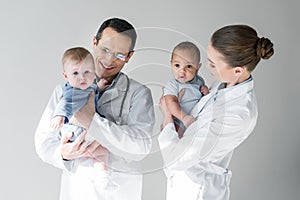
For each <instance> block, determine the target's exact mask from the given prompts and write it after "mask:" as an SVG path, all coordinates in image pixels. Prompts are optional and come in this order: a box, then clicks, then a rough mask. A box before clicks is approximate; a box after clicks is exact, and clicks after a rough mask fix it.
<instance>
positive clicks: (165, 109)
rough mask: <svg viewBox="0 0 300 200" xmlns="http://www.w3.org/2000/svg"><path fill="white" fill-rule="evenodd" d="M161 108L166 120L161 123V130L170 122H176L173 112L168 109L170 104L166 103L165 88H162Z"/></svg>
mask: <svg viewBox="0 0 300 200" xmlns="http://www.w3.org/2000/svg"><path fill="white" fill-rule="evenodd" d="M159 108H160V111H161V112H162V115H163V118H164V119H163V120H164V121H163V123H162V125H161V130H162V129H163V128H164V127H165V126H166V125H167V124H168V123H174V121H173V118H172V115H171V113H170V111H169V109H168V106H167V104H166V100H165V97H164V90H163V89H162V95H161V97H160V99H159Z"/></svg>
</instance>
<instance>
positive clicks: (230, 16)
mask: <svg viewBox="0 0 300 200" xmlns="http://www.w3.org/2000/svg"><path fill="white" fill-rule="evenodd" d="M161 2H162V1H161ZM299 8H300V6H299V2H297V1H294V0H286V1H279V0H277V1H276V0H264V1H262V0H251V1H241V0H227V1H211V0H206V1H200V0H197V1H196V0H194V1H180V3H179V2H175V1H163V3H158V1H153V0H152V1H143V2H142V1H130V0H128V1H119V0H114V1H96V0H82V1H79V0H51V1H41V0H27V1H21V0H20V1H6V2H4V1H1V3H0V22H1V23H0V24H1V29H0V32H1V37H0V44H1V45H0V51H1V63H2V64H1V78H0V83H1V84H0V85H1V91H2V95H1V98H0V99H1V100H0V101H1V103H0V105H1V113H2V116H1V128H2V131H1V132H2V134H1V146H0V149H1V155H2V158H1V160H2V161H1V165H0V166H1V170H0V177H1V178H0V186H1V188H0V198H1V199H26V200H27V199H28V200H40V199H43V200H48V199H49V200H53V199H58V195H59V184H60V173H61V172H60V170H58V169H56V168H54V167H52V166H50V165H48V164H46V163H43V162H42V161H41V160H40V159H39V158H38V157H37V155H36V153H35V149H34V143H33V141H34V140H33V138H34V132H35V128H36V126H37V124H38V121H39V118H40V116H41V114H42V111H43V109H44V107H45V106H46V103H47V101H48V99H49V97H50V95H51V93H52V90H53V88H54V87H55V85H57V84H58V83H61V82H62V81H63V80H62V77H61V75H60V73H61V65H60V59H61V55H62V53H63V51H64V50H65V49H66V48H69V47H71V46H84V47H86V48H88V49H89V50H92V48H91V47H92V37H93V35H94V34H95V33H96V31H97V29H98V26H99V25H100V23H101V22H102V21H103V20H104V19H106V18H108V17H111V16H119V17H123V18H126V19H128V20H129V21H131V22H132V23H133V24H134V26H135V27H136V28H137V29H138V32H139V39H138V44H137V52H136V55H135V56H134V57H133V59H132V60H131V62H130V63H129V65H128V66H126V68H125V69H124V71H125V72H127V73H128V74H129V75H130V76H131V77H134V78H136V79H137V80H139V81H141V82H143V83H145V84H147V85H148V86H149V87H150V88H151V89H152V91H153V98H154V101H155V102H156V103H157V102H158V97H159V94H160V87H161V85H162V84H164V83H165V82H166V81H167V79H168V78H169V77H170V69H169V68H168V66H169V59H170V57H169V56H170V55H169V51H170V50H171V49H172V48H173V46H174V45H175V44H176V43H177V42H180V41H182V40H191V41H194V42H195V43H197V44H198V45H199V47H200V49H201V51H202V55H203V57H202V62H203V66H205V65H206V56H205V54H206V52H205V49H206V46H207V43H208V40H209V37H210V35H211V34H212V32H213V31H215V30H216V29H217V28H219V27H221V26H223V25H227V24H232V23H246V24H249V25H251V26H253V27H255V28H256V29H257V31H258V33H259V35H260V36H265V37H269V38H270V39H271V40H272V41H273V43H274V44H275V55H274V57H272V58H271V60H269V61H262V62H261V63H260V64H259V66H258V68H257V69H256V71H255V72H254V78H255V88H256V93H257V98H258V106H259V121H258V124H257V127H256V128H255V130H254V132H253V134H252V135H251V136H250V137H249V138H248V139H247V140H246V142H245V143H243V144H242V145H241V146H240V147H239V148H238V149H237V150H236V151H235V153H234V156H233V159H232V162H231V170H232V171H233V178H232V183H231V190H232V193H231V194H232V195H231V199H233V200H237V199H243V200H248V199H249V200H253V199H263V200H265V199H272V200H277V199H278V200H281V199H299V196H300V155H299V152H300V145H299V141H300V135H299V130H300V127H299V124H300V123H299V119H300V117H299V113H300V109H299V103H298V102H299V99H300V95H299V75H300V74H299V71H300V70H299V67H298V63H299V45H300V43H299V28H300V27H299V18H300V14H299ZM146 47H147V48H146ZM201 73H202V74H203V76H204V77H205V78H206V80H207V82H208V83H211V79H210V77H209V75H208V73H207V70H206V69H205V67H203V68H202V69H201ZM156 111H157V112H156V113H157V119H158V120H160V119H161V116H160V114H159V112H158V109H157V106H156ZM156 130H157V128H156ZM155 135H157V132H156V134H155ZM143 166H144V169H145V179H144V195H143V199H145V200H150V199H151V200H152V199H158V200H159V199H164V196H165V184H166V181H165V177H164V174H163V173H162V171H161V169H160V167H161V158H160V156H159V153H157V143H154V147H153V153H152V154H151V155H149V157H148V158H147V159H146V160H145V161H144V162H143Z"/></svg>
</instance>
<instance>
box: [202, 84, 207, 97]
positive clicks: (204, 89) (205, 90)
mask: <svg viewBox="0 0 300 200" xmlns="http://www.w3.org/2000/svg"><path fill="white" fill-rule="evenodd" d="M200 92H201V93H202V94H203V95H204V96H205V95H207V94H208V93H209V89H208V87H207V86H206V85H202V86H201V87H200Z"/></svg>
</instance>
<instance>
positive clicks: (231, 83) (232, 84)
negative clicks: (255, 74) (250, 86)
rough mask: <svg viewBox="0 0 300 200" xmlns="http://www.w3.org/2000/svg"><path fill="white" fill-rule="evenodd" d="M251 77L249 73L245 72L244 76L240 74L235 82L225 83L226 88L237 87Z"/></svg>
mask: <svg viewBox="0 0 300 200" xmlns="http://www.w3.org/2000/svg"><path fill="white" fill-rule="evenodd" d="M250 76H251V74H250V72H245V73H244V74H242V75H241V76H240V77H239V78H238V79H237V80H236V81H233V82H230V83H227V85H226V88H229V87H232V86H234V85H237V84H239V83H242V82H244V81H245V80H247V79H249V78H250Z"/></svg>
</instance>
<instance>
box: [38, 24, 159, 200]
mask: <svg viewBox="0 0 300 200" xmlns="http://www.w3.org/2000/svg"><path fill="white" fill-rule="evenodd" d="M135 42H136V31H135V29H134V27H133V26H132V25H131V24H130V23H128V22H127V21H125V20H123V19H119V18H111V19H108V20H106V21H104V22H103V24H102V25H101V26H100V28H99V30H98V32H97V34H96V36H95V37H94V38H93V51H94V60H95V68H96V70H95V71H96V76H97V81H99V80H100V79H104V80H106V82H107V88H106V89H105V90H104V91H103V92H101V93H100V95H99V96H100V98H99V99H98V101H97V112H96V111H95V105H94V94H93V93H91V94H90V96H89V100H88V102H87V104H86V105H85V106H84V107H82V108H81V109H80V110H79V111H77V112H76V113H75V114H74V116H73V118H72V119H71V122H73V123H75V124H78V125H81V126H82V127H84V128H85V129H86V131H85V132H84V133H83V134H81V135H80V136H79V137H78V138H77V139H76V140H75V141H74V142H72V143H70V142H68V141H69V139H70V138H71V137H72V133H70V134H69V135H66V136H63V137H61V138H60V134H59V131H55V130H52V129H50V128H49V123H50V120H51V118H52V117H53V112H54V109H55V106H56V105H57V103H58V101H59V99H60V97H61V94H62V86H61V85H60V86H58V87H56V88H55V90H54V92H53V95H52V97H51V98H50V100H49V103H48V105H47V107H46V109H45V111H44V113H43V115H42V118H41V120H40V123H39V125H38V128H37V130H36V134H35V146H36V151H37V154H38V155H39V157H40V158H41V159H42V160H43V161H45V162H47V163H49V164H52V165H54V166H56V167H58V168H60V169H62V170H63V173H62V179H61V193H60V199H61V200H83V199H84V200H86V199H89V200H100V199H101V200H102V199H104V200H106V199H109V200H115V199H117V200H120V199H122V200H127V199H128V200H140V199H141V196H142V174H141V172H140V171H139V161H140V160H142V159H143V158H144V157H145V156H146V155H147V154H148V153H149V152H150V150H151V144H152V143H151V133H152V129H153V126H154V122H155V119H154V109H153V101H152V96H151V91H150V89H149V88H147V87H146V86H144V85H142V84H140V83H138V82H137V81H135V80H133V79H130V78H128V77H127V75H125V74H124V73H122V72H120V71H121V70H122V68H123V67H124V65H125V64H126V63H127V62H128V61H129V60H130V58H131V57H132V56H133V54H134V46H135ZM103 148H106V149H107V150H108V151H109V163H108V170H109V174H110V179H111V180H112V181H113V182H114V183H116V184H117V185H118V186H119V187H118V188H117V190H114V191H110V190H101V189H100V188H97V187H95V184H94V179H95V177H97V175H96V174H97V170H96V168H94V167H93V159H94V158H96V157H97V156H101V153H102V152H103Z"/></svg>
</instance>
